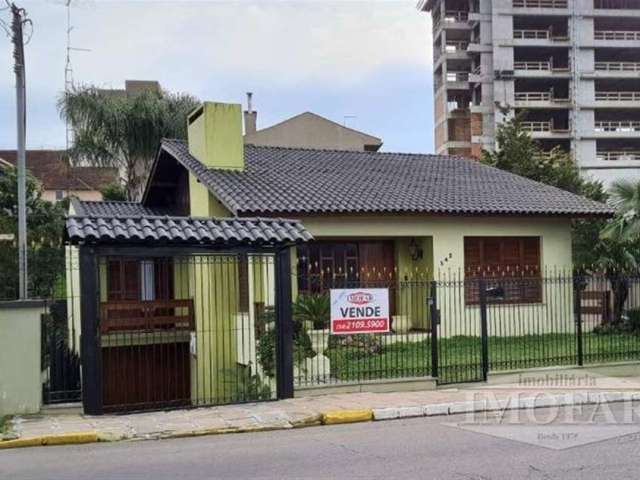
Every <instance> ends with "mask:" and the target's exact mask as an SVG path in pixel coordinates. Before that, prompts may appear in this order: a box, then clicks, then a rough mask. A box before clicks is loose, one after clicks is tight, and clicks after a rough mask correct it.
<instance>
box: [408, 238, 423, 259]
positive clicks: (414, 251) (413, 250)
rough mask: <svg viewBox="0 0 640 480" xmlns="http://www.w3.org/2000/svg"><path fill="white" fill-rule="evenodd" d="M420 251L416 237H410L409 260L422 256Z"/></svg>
mask: <svg viewBox="0 0 640 480" xmlns="http://www.w3.org/2000/svg"><path fill="white" fill-rule="evenodd" d="M422 253H423V252H422V248H420V247H419V246H418V244H417V243H416V239H415V238H412V239H411V241H410V242H409V255H410V256H411V260H413V261H416V260H420V259H421V258H422Z"/></svg>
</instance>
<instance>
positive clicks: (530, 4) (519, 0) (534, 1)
mask: <svg viewBox="0 0 640 480" xmlns="http://www.w3.org/2000/svg"><path fill="white" fill-rule="evenodd" d="M511 6H512V7H513V8H523V9H537V10H539V11H538V12H533V13H535V14H537V15H540V14H541V13H544V10H546V9H551V10H557V9H565V10H567V9H568V7H569V2H568V0H512V3H511Z"/></svg>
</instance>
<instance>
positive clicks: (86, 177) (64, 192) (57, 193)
mask: <svg viewBox="0 0 640 480" xmlns="http://www.w3.org/2000/svg"><path fill="white" fill-rule="evenodd" d="M26 157H27V170H28V171H29V172H30V173H31V175H33V176H34V177H35V178H36V179H37V180H38V182H40V184H41V186H42V198H43V199H44V200H47V201H49V202H56V201H59V200H62V199H63V198H65V197H66V196H74V197H78V198H80V199H81V200H94V201H95V200H102V194H101V193H100V190H101V189H103V188H104V187H106V186H107V185H110V184H113V183H117V182H118V175H117V171H116V169H115V168H107V167H74V166H72V165H70V163H69V160H68V159H67V158H66V153H65V151H64V150H27V152H26ZM3 165H4V166H11V167H15V165H16V151H15V150H0V168H1V167H2V166H3Z"/></svg>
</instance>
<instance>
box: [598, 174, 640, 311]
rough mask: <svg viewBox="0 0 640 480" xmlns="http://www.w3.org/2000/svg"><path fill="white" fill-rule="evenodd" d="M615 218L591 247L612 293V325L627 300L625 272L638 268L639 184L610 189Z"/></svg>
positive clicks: (621, 184) (616, 185) (620, 182)
mask: <svg viewBox="0 0 640 480" xmlns="http://www.w3.org/2000/svg"><path fill="white" fill-rule="evenodd" d="M610 193H611V203H612V205H614V206H615V207H616V214H615V216H614V218H613V219H611V220H610V221H609V222H608V223H607V224H606V225H605V227H604V228H603V229H602V232H601V234H600V237H601V241H600V242H598V244H597V245H594V251H597V258H598V261H597V266H598V267H599V268H600V269H601V270H602V271H604V273H605V276H606V277H607V279H608V280H609V282H610V283H611V289H612V291H613V318H612V322H613V323H614V324H617V323H620V322H621V320H622V313H623V310H624V305H625V303H626V301H627V298H628V296H629V278H628V272H629V271H635V270H637V269H638V266H640V262H639V260H640V182H632V181H629V180H618V181H616V182H615V183H614V184H613V186H612V187H611V191H610Z"/></svg>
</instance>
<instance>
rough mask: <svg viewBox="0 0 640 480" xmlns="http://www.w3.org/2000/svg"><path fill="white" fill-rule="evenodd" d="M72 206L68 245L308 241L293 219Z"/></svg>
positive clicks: (117, 205) (118, 205)
mask: <svg viewBox="0 0 640 480" xmlns="http://www.w3.org/2000/svg"><path fill="white" fill-rule="evenodd" d="M73 206H74V211H75V214H74V215H70V216H69V217H68V218H67V221H66V228H65V239H66V241H67V242H69V243H71V244H80V243H100V244H115V243H154V244H162V245H164V244H180V245H275V244H280V245H282V244H292V243H301V242H306V241H309V240H311V239H312V236H311V234H310V233H309V232H307V230H306V229H305V228H304V226H303V225H302V223H301V222H300V221H298V220H289V219H280V218H195V217H181V216H172V215H162V214H161V213H162V212H161V211H160V210H158V209H151V208H147V207H144V206H142V205H140V204H139V203H134V202H81V201H77V200H75V201H74V204H73Z"/></svg>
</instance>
